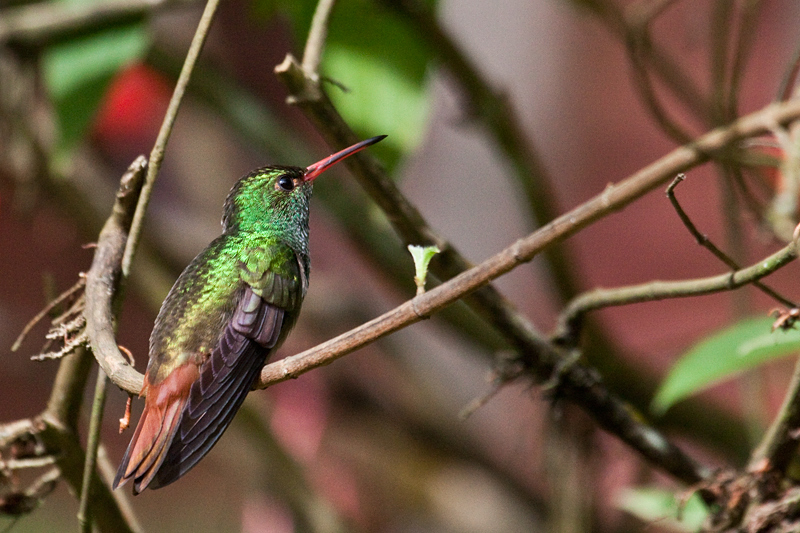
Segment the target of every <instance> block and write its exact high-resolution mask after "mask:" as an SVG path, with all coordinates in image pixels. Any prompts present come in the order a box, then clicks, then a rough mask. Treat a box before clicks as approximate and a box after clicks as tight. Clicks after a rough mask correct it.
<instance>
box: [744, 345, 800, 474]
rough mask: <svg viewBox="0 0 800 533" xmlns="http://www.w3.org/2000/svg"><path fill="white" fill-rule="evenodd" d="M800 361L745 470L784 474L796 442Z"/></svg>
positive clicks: (799, 437)
mask: <svg viewBox="0 0 800 533" xmlns="http://www.w3.org/2000/svg"><path fill="white" fill-rule="evenodd" d="M799 430H800V359H798V361H797V362H796V363H795V367H794V373H793V374H792V382H791V384H790V385H789V390H788V391H787V393H786V396H785V398H784V399H783V404H782V405H781V409H780V411H779V412H778V415H777V416H776V417H775V420H773V422H772V425H771V426H770V427H769V429H768V430H767V432H766V433H765V434H764V437H763V439H762V440H761V443H760V444H759V445H758V447H757V448H756V449H755V450H753V454H752V456H751V458H750V464H749V466H748V470H750V471H751V472H753V471H760V472H762V473H763V472H768V471H772V472H780V473H781V474H784V473H785V472H786V469H787V468H788V467H789V464H790V463H791V461H792V459H793V458H794V457H795V455H796V452H797V445H798V443H799V442H800V431H799Z"/></svg>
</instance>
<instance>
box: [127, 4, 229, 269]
mask: <svg viewBox="0 0 800 533" xmlns="http://www.w3.org/2000/svg"><path fill="white" fill-rule="evenodd" d="M217 6H219V0H208V2H207V3H206V7H205V9H204V10H203V15H202V16H201V17H200V22H199V23H198V25H197V30H195V34H194V37H193V38H192V43H191V44H190V45H189V51H188V52H187V53H186V59H185V60H184V62H183V69H181V73H180V76H178V81H177V83H176V84H175V89H174V90H173V92H172V98H171V99H170V101H169V106H168V107H167V112H166V113H165V114H164V120H163V122H162V123H161V128H160V129H159V131H158V137H156V142H155V144H154V145H153V150H152V151H151V152H150V159H149V160H148V167H147V176H146V177H145V180H144V186H143V187H142V192H141V195H140V196H139V204H138V205H137V206H136V212H135V213H134V216H133V222H132V224H131V227H130V232H129V235H128V241H127V245H126V247H125V254H124V255H123V258H122V275H123V276H124V277H125V278H127V276H128V274H129V273H130V269H131V264H132V263H133V258H134V256H135V255H136V248H137V246H138V244H139V239H140V238H141V234H142V228H143V227H144V217H145V213H146V211H147V206H148V205H149V204H150V197H151V196H152V193H153V185H155V180H156V177H157V176H158V171H159V170H160V169H161V162H162V161H163V159H164V151H165V150H166V147H167V141H168V140H169V137H170V134H171V133H172V126H173V125H174V124H175V119H176V118H177V116H178V109H179V108H180V105H181V101H182V100H183V95H184V94H185V92H186V87H187V85H189V80H190V79H191V77H192V71H193V70H194V66H195V64H196V63H197V58H198V57H199V56H200V52H201V51H202V49H203V44H205V42H206V37H207V36H208V30H209V29H210V28H211V23H212V22H213V21H214V14H215V13H216V11H217Z"/></svg>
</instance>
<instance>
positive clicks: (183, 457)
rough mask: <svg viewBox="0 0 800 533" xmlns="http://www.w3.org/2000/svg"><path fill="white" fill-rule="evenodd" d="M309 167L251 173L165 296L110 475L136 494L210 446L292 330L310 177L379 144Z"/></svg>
mask: <svg viewBox="0 0 800 533" xmlns="http://www.w3.org/2000/svg"><path fill="white" fill-rule="evenodd" d="M385 137H386V136H385V135H381V136H378V137H372V138H371V139H367V140H365V141H362V142H360V143H357V144H354V145H353V146H350V147H349V148H346V149H344V150H342V151H340V152H337V153H335V154H333V155H331V156H328V157H326V158H325V159H322V160H321V161H319V162H317V163H314V164H313V165H311V166H309V167H308V168H306V169H302V168H300V167H291V166H267V167H262V168H258V169H256V170H254V171H252V172H250V173H249V174H247V175H246V176H244V177H243V178H241V179H240V180H239V181H238V182H237V183H236V184H235V185H234V186H233V188H232V189H231V191H230V193H229V194H228V197H227V199H226V200H225V205H224V207H223V215H222V235H220V236H219V237H217V238H216V239H214V240H213V241H212V242H211V244H209V245H208V246H207V247H206V248H205V249H204V250H203V251H202V252H200V254H199V255H198V256H197V257H195V258H194V259H193V260H192V262H191V263H189V265H188V266H187V267H186V269H185V270H184V271H183V272H182V273H181V275H180V276H179V277H178V279H177V281H176V282H175V285H173V287H172V289H171V290H170V291H169V294H168V295H167V297H166V299H165V300H164V303H163V304H162V305H161V310H160V311H159V313H158V316H157V318H156V321H155V325H154V327H153V332H152V333H151V335H150V349H149V356H150V358H149V361H148V364H147V370H146V372H145V375H144V385H143V386H142V390H141V392H140V396H145V404H144V410H143V411H142V416H141V417H140V418H139V423H138V425H137V427H136V431H135V433H134V434H133V437H132V438H131V442H130V444H129V445H128V449H127V450H126V452H125V455H124V456H123V458H122V462H121V463H120V465H119V469H118V470H117V475H116V477H115V478H114V483H113V488H115V489H116V488H117V487H118V486H121V485H124V484H125V483H127V482H128V481H129V480H133V493H134V494H138V493H140V492H142V491H143V490H144V489H146V488H148V487H149V488H151V489H157V488H160V487H163V486H165V485H169V484H170V483H172V482H174V481H176V480H177V479H178V478H180V477H181V476H183V475H184V474H185V473H186V472H188V471H189V470H190V469H191V468H192V467H193V466H195V465H196V464H197V463H198V462H199V461H200V460H201V459H202V458H203V457H204V456H205V455H206V454H207V453H208V452H209V450H211V448H212V447H213V446H214V444H216V442H217V441H218V440H219V438H220V437H221V436H222V433H223V432H224V431H225V429H226V428H227V427H228V425H229V424H230V423H231V420H233V417H234V415H235V414H236V412H237V411H238V410H239V407H241V405H242V403H243V402H244V399H245V396H247V393H248V392H249V391H250V389H251V388H252V387H253V385H254V384H255V382H256V380H257V379H258V376H259V373H260V370H261V368H262V367H263V366H264V364H265V363H266V361H267V358H268V357H269V356H270V354H272V352H274V351H275V350H277V348H278V347H279V346H280V345H281V343H282V342H283V341H284V339H285V338H286V336H287V335H288V333H289V331H290V330H291V329H292V326H294V324H295V321H296V320H297V316H298V314H299V312H300V305H301V304H302V302H303V298H304V297H305V294H306V290H307V289H308V275H309V268H310V259H309V253H308V208H309V200H310V199H311V191H312V186H313V182H314V179H316V177H317V176H319V175H320V174H321V173H322V172H324V171H325V170H326V169H328V168H329V167H331V166H332V165H333V164H335V163H337V162H339V161H341V160H343V159H344V158H346V157H348V156H350V155H352V154H354V153H356V152H358V151H360V150H362V149H364V148H366V147H367V146H370V145H372V144H375V143H377V142H378V141H380V140H382V139H384V138H385Z"/></svg>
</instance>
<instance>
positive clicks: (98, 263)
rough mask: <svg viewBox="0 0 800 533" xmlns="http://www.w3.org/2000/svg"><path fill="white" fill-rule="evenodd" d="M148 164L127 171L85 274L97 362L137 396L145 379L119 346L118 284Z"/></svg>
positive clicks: (141, 162)
mask: <svg viewBox="0 0 800 533" xmlns="http://www.w3.org/2000/svg"><path fill="white" fill-rule="evenodd" d="M146 167H147V165H146V161H145V159H144V157H143V156H140V157H139V158H138V159H137V160H136V161H134V162H133V163H132V164H131V166H130V167H129V168H128V171H127V172H126V173H125V174H124V175H123V177H122V181H121V183H120V190H119V192H118V193H117V200H116V202H114V207H113V210H112V212H111V216H109V217H108V220H107V221H106V223H105V225H104V226H103V229H102V231H101V232H100V236H99V237H98V239H97V249H96V250H95V253H94V260H93V261H92V266H91V268H90V269H89V272H87V273H86V308H85V310H84V315H85V316H86V333H87V334H88V335H89V340H90V342H91V345H92V351H93V352H94V355H95V357H96V358H97V362H98V363H99V364H100V366H101V367H102V369H103V371H104V372H105V373H106V374H107V375H108V377H109V379H111V381H112V382H113V383H114V384H115V385H117V386H118V387H120V388H121V389H123V390H125V391H127V392H129V393H132V394H138V393H139V391H140V390H141V389H142V384H143V379H144V376H142V374H140V373H139V372H137V371H136V369H134V368H133V366H131V365H130V363H128V361H126V360H125V357H124V356H123V355H122V353H121V352H120V350H119V347H118V346H117V341H116V336H115V333H114V331H115V325H114V317H115V316H116V314H115V312H114V306H115V300H116V294H117V289H118V287H119V283H120V281H121V279H122V257H123V254H124V253H125V244H126V242H127V240H128V229H129V228H130V224H131V221H132V220H133V212H134V208H135V206H136V205H137V200H138V198H139V193H140V191H141V187H142V184H143V179H144V171H145V169H146Z"/></svg>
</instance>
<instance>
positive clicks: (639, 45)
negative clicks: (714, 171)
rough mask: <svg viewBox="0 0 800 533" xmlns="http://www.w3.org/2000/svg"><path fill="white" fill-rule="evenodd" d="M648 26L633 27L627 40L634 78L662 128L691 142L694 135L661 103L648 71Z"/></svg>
mask: <svg viewBox="0 0 800 533" xmlns="http://www.w3.org/2000/svg"><path fill="white" fill-rule="evenodd" d="M647 31H648V28H647V26H642V27H641V28H633V29H631V31H630V33H629V35H628V38H627V39H626V41H625V44H626V50H627V51H628V59H629V60H630V62H631V70H632V71H633V80H634V82H635V85H636V88H637V89H638V91H639V96H640V98H641V100H642V102H643V103H644V105H645V107H646V108H647V110H648V111H650V115H652V117H653V118H654V119H655V120H656V122H657V123H658V125H659V126H660V127H661V129H662V130H663V131H664V133H666V134H667V135H669V136H670V137H671V138H672V139H673V140H674V141H676V142H677V143H678V144H685V143H688V142H691V140H692V138H693V136H692V135H690V134H689V133H688V132H687V131H685V130H684V129H683V128H682V127H681V126H680V125H679V124H678V123H677V122H675V121H674V120H673V119H672V118H671V117H670V116H669V113H668V112H667V110H666V109H665V108H664V107H663V106H662V105H661V102H660V101H659V98H658V95H657V94H656V91H655V88H654V87H653V83H652V81H651V79H650V73H649V72H648V63H647V61H648V59H649V58H650V57H651V56H650V54H648V53H647V52H646V50H647V49H648V48H649V47H650V46H651V44H650V36H649V34H648V33H647Z"/></svg>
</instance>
